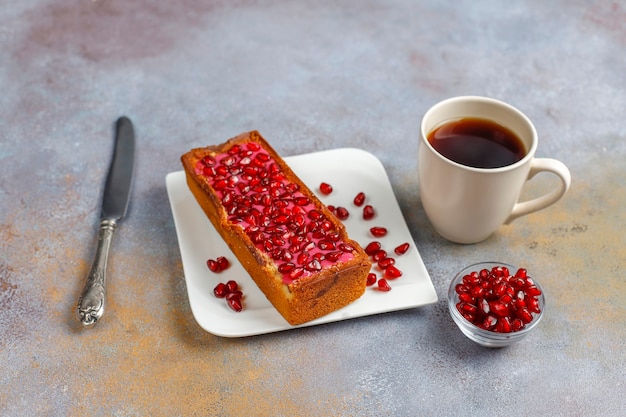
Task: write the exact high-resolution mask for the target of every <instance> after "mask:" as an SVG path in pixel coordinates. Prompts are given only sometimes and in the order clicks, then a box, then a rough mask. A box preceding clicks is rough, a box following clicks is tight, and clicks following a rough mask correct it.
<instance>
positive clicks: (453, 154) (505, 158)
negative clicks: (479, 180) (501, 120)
mask: <svg viewBox="0 0 626 417" xmlns="http://www.w3.org/2000/svg"><path fill="white" fill-rule="evenodd" d="M428 142H430V144H431V145H432V146H433V148H435V150H436V151H437V152H439V153H440V154H441V155H443V156H445V157H446V158H448V159H450V160H452V161H454V162H457V163H459V164H462V165H467V166H470V167H474V168H500V167H504V166H507V165H511V164H514V163H516V162H517V161H519V160H521V159H522V158H524V156H525V155H526V148H525V146H524V144H523V142H522V140H521V139H520V138H519V137H518V136H517V135H516V134H515V133H513V132H512V131H511V130H510V129H508V128H506V127H504V126H502V125H500V124H498V123H495V122H493V121H491V120H486V119H479V118H464V119H458V120H453V121H449V122H446V123H443V124H442V125H440V126H438V127H437V128H436V129H434V130H433V131H431V132H430V133H429V134H428Z"/></svg>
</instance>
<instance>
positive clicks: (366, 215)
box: [363, 204, 376, 220]
mask: <svg viewBox="0 0 626 417" xmlns="http://www.w3.org/2000/svg"><path fill="white" fill-rule="evenodd" d="M375 215H376V211H375V210H374V207H372V206H371V205H369V204H368V205H366V206H365V207H363V220H371V219H373V218H374V216H375Z"/></svg>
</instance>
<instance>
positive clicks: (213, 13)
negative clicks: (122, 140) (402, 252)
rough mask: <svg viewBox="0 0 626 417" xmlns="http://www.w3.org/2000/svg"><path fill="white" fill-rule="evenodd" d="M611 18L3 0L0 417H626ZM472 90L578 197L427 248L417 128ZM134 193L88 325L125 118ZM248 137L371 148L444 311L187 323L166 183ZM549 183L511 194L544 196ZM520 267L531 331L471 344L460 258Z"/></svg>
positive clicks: (590, 5)
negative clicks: (515, 338) (529, 126)
mask: <svg viewBox="0 0 626 417" xmlns="http://www.w3.org/2000/svg"><path fill="white" fill-rule="evenodd" d="M625 50H626V5H624V3H623V2H618V1H596V0H591V1H589V0H573V1H572V0H567V1H566V0H555V1H537V0H525V1H514V2H501V1H480V2H479V1H470V0H467V1H434V0H433V1H421V2H417V1H409V0H393V1H382V0H381V1H377V0H366V1H361V2H349V1H343V0H340V1H335V0H333V1H316V2H312V1H311V2H302V1H289V2H280V1H252V0H242V1H226V0H222V1H200V0H180V1H166V0H153V1H148V0H136V1H122V0H21V1H12V2H5V4H4V5H3V6H2V8H0V87H1V90H0V91H2V92H1V93H0V120H1V123H2V129H1V130H0V245H1V246H0V248H1V250H0V363H1V364H2V371H1V372H0V414H1V415H3V416H34V415H43V416H75V415H91V416H158V415H164V416H204V415H224V416H226V415H232V416H252V415H267V416H366V415H367V416H413V415H424V416H432V415H468V416H469V415H472V416H475V415H483V416H502V415H551V416H556V415H559V416H590V415H599V416H600V415H601V416H615V415H623V414H621V413H623V410H624V409H626V399H625V397H624V392H626V386H625V381H626V371H625V370H624V369H625V368H624V360H625V359H626V355H625V352H626V343H625V340H626V326H625V323H626V311H625V305H626V288H625V282H626V281H625V277H624V265H626V238H625V237H624V236H625V232H626V230H625V229H626V215H625V212H624V205H625V204H626V191H625V190H626V169H625V168H624V162H625V161H626V122H625V115H626V54H625V52H624V51H625ZM464 94H479V95H486V96H491V97H494V98H498V99H502V100H505V101H507V102H509V103H511V104H513V105H515V106H517V107H518V108H520V109H521V110H523V111H524V112H526V113H527V114H528V115H529V116H530V117H531V119H532V120H533V121H534V122H535V124H536V126H537V129H538V131H539V134H540V137H541V139H540V140H541V142H540V145H539V150H538V155H539V156H550V157H554V158H558V159H560V160H562V161H563V162H565V163H566V164H567V165H568V166H569V167H570V169H571V171H572V175H573V185H572V188H571V191H570V192H569V193H568V195H567V196H566V198H565V199H564V200H562V201H561V202H560V203H558V204H557V205H556V206H554V207H552V208H550V209H547V210H544V211H542V212H540V213H538V214H535V215H532V216H529V217H526V218H523V219H520V220H518V221H516V222H515V223H514V224H512V225H511V226H505V227H502V228H501V230H500V231H499V232H498V233H497V234H496V235H494V236H493V237H491V238H490V239H489V240H487V241H485V242H483V243H481V244H478V245H472V246H458V245H454V244H451V243H448V242H446V241H444V240H443V239H441V238H439V237H438V236H437V235H435V233H434V232H433V229H432V228H431V226H430V225H429V223H428V220H427V219H426V218H425V216H424V213H423V210H422V208H421V205H420V202H419V197H418V188H417V187H418V186H417V180H416V175H417V174H416V173H417V167H416V153H417V131H418V126H419V121H420V118H421V116H422V115H423V113H424V112H425V111H426V110H427V109H428V107H429V106H431V105H432V104H434V103H435V102H437V101H439V100H441V99H444V98H447V97H450V96H456V95H464ZM123 114H124V115H127V116H129V117H130V118H131V119H132V120H133V121H134V123H135V126H136V131H137V136H138V139H137V140H138V155H137V171H136V172H137V176H136V181H135V188H134V191H133V200H132V203H131V211H130V215H129V217H128V218H127V219H126V221H124V222H123V223H122V224H121V225H120V228H119V230H118V234H117V235H116V237H115V240H114V244H113V252H112V255H111V259H110V270H109V271H110V277H111V279H110V286H109V306H108V311H107V315H106V318H105V319H104V321H103V322H102V323H99V325H98V326H97V327H96V328H94V329H92V330H90V331H83V330H82V329H80V326H79V325H78V323H77V322H76V320H75V318H74V316H73V307H74V304H75V302H76V299H77V297H78V295H79V293H80V290H81V287H82V285H83V281H84V278H85V276H86V274H87V272H88V270H89V267H90V264H91V261H92V257H93V252H94V249H95V235H96V229H97V221H98V218H97V217H98V210H99V203H100V198H101V197H100V196H101V189H102V185H103V182H104V176H105V174H106V171H107V168H108V163H109V160H110V155H111V151H112V127H113V123H114V121H115V119H116V118H117V117H119V116H120V115H123ZM251 129H258V130H260V131H261V132H262V133H263V134H264V135H265V136H266V137H267V138H269V139H270V140H271V142H272V143H273V144H274V146H275V147H276V148H277V149H278V150H279V151H280V152H281V153H282V154H283V155H285V156H286V155H295V154H300V153H306V152H311V151H317V150H322V149H328V148H335V147H344V146H352V147H358V148H362V149H365V150H367V151H370V152H372V153H373V154H375V155H377V156H378V157H379V158H380V159H381V161H382V162H383V164H384V165H385V167H386V169H387V170H388V173H389V176H390V179H391V181H392V184H393V187H394V190H395V192H396V194H397V197H398V200H399V202H400V204H401V207H402V210H403V212H404V214H405V216H406V220H407V222H408V224H409V226H410V229H411V232H412V234H413V236H414V239H415V241H416V243H417V246H418V248H419V251H420V253H421V255H422V257H423V259H424V263H425V264H426V267H427V269H428V270H429V272H430V274H431V276H432V280H433V282H434V284H435V288H436V289H437V293H438V295H439V297H440V299H441V301H440V302H439V303H438V304H436V305H432V306H428V307H424V308H419V309H414V310H408V311H403V312H398V313H389V314H384V315H379V316H374V317H366V318H361V319H355V320H350V321H347V322H341V323H335V324H330V325H324V326H319V327H311V328H306V329H302V330H296V331H287V332H281V333H276V334H271V335H265V336H259V337H251V338H244V339H223V338H219V337H216V336H213V335H211V334H209V333H206V332H204V331H203V330H202V329H201V328H200V327H199V326H198V325H197V324H196V322H195V320H194V318H193V316H192V314H191V310H190V308H189V303H188V300H187V295H186V287H185V281H184V277H183V272H182V264H181V259H180V252H179V249H178V242H177V238H176V234H175V228H174V223H173V220H172V215H171V211H170V207H169V203H168V200H167V194H166V190H165V175H166V174H167V173H168V172H172V171H177V170H180V164H179V159H178V158H179V156H180V154H182V153H183V152H185V151H186V150H187V149H189V148H191V147H196V146H202V145H207V144H211V143H217V142H221V141H222V140H224V139H227V138H229V137H231V136H234V135H236V134H238V133H241V132H244V131H247V130H251ZM551 184H553V183H552V178H550V177H549V176H546V177H545V179H544V177H541V178H540V179H538V180H534V181H532V183H531V186H530V189H529V190H528V191H527V193H528V194H529V195H534V194H537V193H539V192H541V191H543V190H547V189H548V188H549V187H550V186H551ZM492 259H496V260H502V261H506V262H509V263H513V264H523V265H526V266H527V267H528V268H529V269H530V270H531V271H532V272H533V273H534V275H535V276H536V277H537V278H538V279H540V280H541V282H542V283H543V285H544V287H545V290H546V295H547V300H548V307H547V310H546V315H545V318H544V321H543V322H542V323H541V324H540V326H539V328H538V329H537V331H536V332H535V333H534V334H531V335H530V336H529V337H528V338H527V339H525V340H524V341H523V342H522V343H519V344H518V345H516V346H513V347H511V348H507V349H502V350H486V349H483V348H480V347H478V346H476V345H474V344H472V342H470V341H469V340H468V339H466V338H465V337H464V336H463V335H462V334H461V333H460V332H459V331H458V329H457V328H456V327H455V325H454V324H453V322H452V320H451V318H450V316H449V314H448V312H447V307H446V303H445V294H446V290H447V286H448V283H449V281H450V279H451V277H452V276H453V274H454V273H455V271H457V270H459V269H460V268H461V267H463V266H465V265H467V264H470V263H473V262H476V261H480V260H492Z"/></svg>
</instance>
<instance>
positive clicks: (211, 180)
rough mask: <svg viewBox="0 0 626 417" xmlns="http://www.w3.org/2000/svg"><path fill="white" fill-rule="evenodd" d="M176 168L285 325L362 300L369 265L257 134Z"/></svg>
mask: <svg viewBox="0 0 626 417" xmlns="http://www.w3.org/2000/svg"><path fill="white" fill-rule="evenodd" d="M181 160H182V164H183V168H184V170H185V175H186V179H187V184H188V186H189V189H190V190H191V192H192V193H193V195H194V196H195V198H196V200H197V201H198V203H199V205H200V207H202V209H203V210H204V212H205V213H206V215H207V217H208V218H209V219H210V220H211V222H212V223H213V225H214V226H215V229H216V230H217V231H218V232H219V233H220V235H221V236H222V238H223V239H224V241H225V242H226V243H227V244H228V246H229V247H230V249H231V250H232V251H233V253H234V254H235V256H236V257H237V258H238V260H239V262H240V263H241V265H242V266H243V267H244V268H245V269H246V271H247V272H248V273H249V274H250V276H251V277H252V279H253V280H254V282H255V283H256V284H257V285H258V287H259V288H260V289H261V291H263V293H264V294H265V296H266V297H267V299H268V300H269V301H270V302H271V303H272V305H273V306H274V307H275V308H276V310H278V312H279V313H280V314H281V315H282V316H283V317H284V318H285V320H286V321H287V322H288V323H290V324H292V325H298V324H302V323H306V322H308V321H311V320H314V319H316V318H318V317H322V316H324V315H326V314H328V313H331V312H333V311H335V310H337V309H339V308H341V307H344V306H346V305H348V304H350V303H351V302H353V301H354V300H356V299H358V298H359V297H361V295H363V293H364V292H365V286H366V280H367V274H368V273H369V271H370V267H371V261H370V260H369V257H368V256H367V254H366V253H365V252H364V251H363V249H362V248H361V247H360V246H359V244H358V243H357V242H355V241H353V240H351V239H350V238H349V237H348V234H347V232H346V230H345V226H344V225H343V223H341V222H340V221H339V220H338V219H337V218H336V217H335V216H334V214H333V213H332V212H331V211H330V210H329V209H328V208H327V207H326V206H325V205H324V204H323V203H322V202H321V201H320V200H319V199H318V198H317V197H316V196H315V195H314V194H313V192H311V190H310V189H309V188H308V187H307V186H306V185H305V184H304V183H303V182H302V181H301V180H300V179H299V178H298V177H297V176H296V175H295V174H294V172H293V171H292V170H291V168H289V166H288V165H287V164H286V163H285V161H284V160H283V159H282V158H281V157H280V156H279V155H278V154H277V153H276V151H275V150H274V149H273V148H272V147H271V146H270V145H269V144H268V143H267V141H266V140H265V139H264V138H263V137H262V136H261V135H260V134H259V133H258V132H256V131H252V132H248V133H243V134H241V135H239V136H237V137H234V138H232V139H229V140H228V141H226V142H225V143H223V144H221V145H215V146H209V147H206V148H198V149H192V150H191V151H189V152H187V153H185V154H184V155H183V156H182V157H181Z"/></svg>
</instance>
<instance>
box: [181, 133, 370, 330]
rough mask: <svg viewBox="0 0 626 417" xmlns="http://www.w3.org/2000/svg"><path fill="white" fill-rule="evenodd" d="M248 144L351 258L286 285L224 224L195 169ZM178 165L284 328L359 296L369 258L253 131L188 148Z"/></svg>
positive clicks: (272, 265) (267, 260)
mask: <svg viewBox="0 0 626 417" xmlns="http://www.w3.org/2000/svg"><path fill="white" fill-rule="evenodd" d="M249 142H256V143H258V144H259V145H260V146H261V147H262V149H263V150H264V151H265V152H266V153H268V154H269V155H270V156H271V158H272V159H273V160H274V162H275V163H276V164H277V165H278V166H279V167H280V169H281V171H282V173H283V174H284V177H285V178H286V179H287V180H288V181H289V182H291V183H294V184H296V185H297V186H298V188H299V192H300V193H302V194H303V195H304V196H306V197H307V198H308V199H309V200H310V202H311V203H312V204H313V205H314V206H315V209H316V210H317V211H319V212H321V213H323V215H324V216H325V217H326V218H327V219H328V220H329V221H330V222H331V223H332V225H333V228H334V229H333V230H335V231H336V232H337V233H338V235H339V236H340V238H341V241H342V242H345V243H347V244H349V245H351V247H352V248H353V251H352V255H353V257H352V259H349V260H343V261H340V262H337V263H335V264H333V265H330V266H328V267H325V268H323V269H321V270H320V271H317V272H315V273H312V274H310V275H307V276H303V277H302V278H298V279H295V280H293V281H292V282H285V281H290V280H284V279H283V274H281V273H280V272H279V271H278V266H277V263H276V262H275V261H274V260H273V259H272V257H271V256H270V255H269V254H268V253H266V252H265V251H263V250H262V249H260V248H258V247H257V246H255V244H254V242H253V241H252V240H251V238H250V237H249V236H248V234H246V232H245V231H244V228H243V227H242V226H240V225H239V224H235V223H233V222H231V221H230V220H229V217H228V213H227V212H226V209H225V206H224V205H223V204H222V202H221V200H220V197H219V196H218V194H217V192H216V190H215V189H214V188H213V187H212V186H211V185H210V184H209V181H208V180H207V178H206V177H205V176H203V175H202V174H201V173H198V172H197V166H198V163H199V161H201V160H202V159H203V158H205V157H207V156H216V155H220V154H224V153H226V152H228V151H229V150H230V149H231V148H232V147H233V146H242V145H243V144H247V143H249ZM181 161H182V164H183V168H184V170H185V174H186V178H187V184H188V186H189V189H190V190H191V192H192V194H193V195H194V197H195V198H196V200H197V201H198V203H199V205H200V207H202V209H203V211H204V212H205V213H206V215H207V217H208V218H209V219H210V220H211V222H212V223H213V225H214V226H215V229H216V230H217V231H218V232H219V233H220V235H221V236H222V238H223V239H224V241H225V242H226V243H227V244H228V246H229V247H230V249H231V250H232V251H233V253H234V254H235V256H236V257H237V258H238V260H239V262H240V263H241V264H242V266H243V267H244V268H245V269H246V271H247V272H248V273H249V274H250V276H251V277H252V279H253V280H254V281H255V283H256V284H257V285H258V287H259V288H260V289H261V291H263V293H264V294H265V296H266V297H267V298H268V300H269V301H270V302H271V303H272V305H273V306H274V307H275V308H276V310H278V312H279V313H280V314H281V315H282V316H283V317H284V318H285V320H286V321H287V322H288V323H290V324H292V325H297V324H302V323H306V322H308V321H311V320H314V319H316V318H318V317H322V316H324V315H326V314H328V313H331V312H333V311H335V310H338V309H339V308H342V307H344V306H346V305H348V304H350V303H351V302H353V301H355V300H356V299H358V298H359V297H361V295H363V293H364V292H365V286H366V280H367V274H368V273H369V271H370V268H371V261H370V260H369V257H368V256H367V254H366V253H365V252H364V251H363V249H362V248H361V247H360V246H359V244H358V243H357V242H355V241H353V240H351V239H350V238H349V237H348V235H347V232H346V230H345V227H344V225H343V223H341V222H340V221H339V220H338V219H337V218H336V217H335V216H334V215H333V214H332V212H330V211H329V210H328V208H327V207H326V206H325V205H324V204H323V203H322V202H321V201H319V199H318V198H317V197H316V196H315V194H313V193H312V192H311V190H310V189H309V188H308V187H307V186H306V185H305V184H304V183H303V182H302V181H301V180H300V179H299V178H298V177H297V176H296V175H295V173H294V172H293V171H292V170H291V168H290V167H289V166H288V165H287V164H286V163H285V162H284V160H283V159H282V158H281V157H280V156H279V155H278V153H277V152H276V151H275V150H274V149H273V148H272V147H271V146H270V145H269V143H267V141H266V140H265V139H264V138H263V137H262V136H261V135H260V134H259V133H258V132H257V131H252V132H247V133H243V134H241V135H239V136H236V137H234V138H232V139H229V140H228V141H226V142H225V143H223V144H221V145H214V146H208V147H206V148H197V149H192V150H191V151H189V152H187V153H186V154H184V155H182V157H181Z"/></svg>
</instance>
